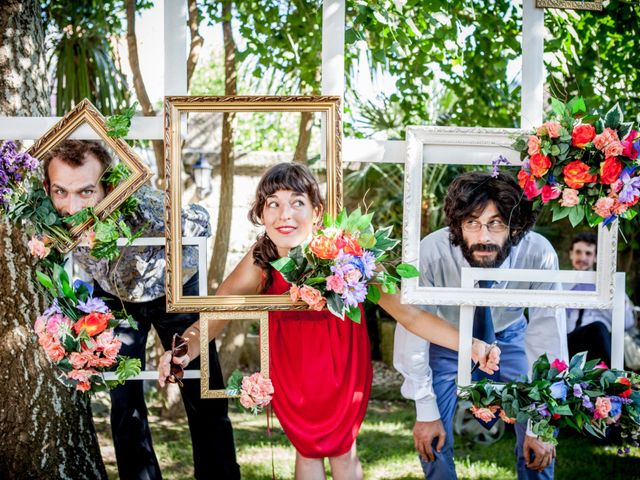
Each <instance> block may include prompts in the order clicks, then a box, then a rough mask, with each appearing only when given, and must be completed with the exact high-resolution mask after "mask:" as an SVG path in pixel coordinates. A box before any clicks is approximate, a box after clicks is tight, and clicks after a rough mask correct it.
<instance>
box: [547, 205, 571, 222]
mask: <svg viewBox="0 0 640 480" xmlns="http://www.w3.org/2000/svg"><path fill="white" fill-rule="evenodd" d="M573 208H576V207H561V206H560V204H558V203H554V204H553V207H551V213H552V214H553V215H552V217H551V221H552V222H557V221H558V220H561V219H563V218H565V217H566V216H568V215H569V214H570V213H571V210H572V209H573Z"/></svg>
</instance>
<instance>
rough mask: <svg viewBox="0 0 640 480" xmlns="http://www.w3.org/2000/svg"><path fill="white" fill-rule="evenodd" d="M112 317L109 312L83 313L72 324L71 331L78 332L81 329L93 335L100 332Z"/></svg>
mask: <svg viewBox="0 0 640 480" xmlns="http://www.w3.org/2000/svg"><path fill="white" fill-rule="evenodd" d="M112 319H113V315H112V314H111V312H109V313H99V312H92V313H90V314H89V315H85V316H84V317H82V318H81V319H80V320H78V321H77V322H76V323H74V324H73V331H74V332H76V334H79V333H80V331H81V330H84V331H85V332H87V335H89V336H90V337H93V336H95V335H98V334H99V333H102V332H103V331H104V330H105V329H106V328H107V324H108V323H109V320H112Z"/></svg>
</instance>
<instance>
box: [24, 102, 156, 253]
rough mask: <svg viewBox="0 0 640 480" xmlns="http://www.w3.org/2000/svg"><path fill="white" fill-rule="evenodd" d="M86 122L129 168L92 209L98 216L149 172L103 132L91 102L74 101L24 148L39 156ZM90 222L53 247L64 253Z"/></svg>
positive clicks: (127, 149)
mask: <svg viewBox="0 0 640 480" xmlns="http://www.w3.org/2000/svg"><path fill="white" fill-rule="evenodd" d="M84 124H87V125H88V126H89V127H90V128H91V129H92V130H93V131H94V132H95V133H96V134H97V135H98V136H99V137H100V140H101V141H103V142H104V143H105V144H106V146H108V147H109V148H110V149H111V150H112V151H113V152H114V153H115V155H116V156H117V157H118V160H120V161H121V162H122V163H124V164H125V165H126V166H127V168H128V169H129V171H130V175H129V176H128V177H127V178H126V179H125V180H123V181H122V182H121V183H120V184H119V185H118V186H116V187H115V188H114V189H113V190H112V191H111V192H109V193H108V194H107V196H106V197H105V198H104V199H103V200H102V201H101V202H100V203H98V204H97V205H96V206H95V207H94V212H95V214H96V215H97V216H98V217H99V218H104V217H106V216H107V215H109V214H110V213H111V212H113V211H114V210H115V209H116V208H118V207H119V206H120V205H121V204H122V203H123V202H124V201H125V200H126V199H127V198H129V196H131V194H133V193H134V192H135V191H136V190H138V189H139V188H140V187H141V186H142V185H143V184H144V183H145V182H146V181H147V180H148V179H149V178H151V171H150V170H149V168H148V167H147V166H146V165H145V164H144V162H143V161H142V160H141V159H140V157H139V156H138V155H137V154H136V153H135V152H134V151H133V149H132V148H131V147H130V146H129V145H128V144H127V142H125V141H124V140H122V139H121V138H112V137H110V136H109V135H108V133H107V126H106V123H105V118H104V117H103V116H102V115H101V114H100V112H98V110H96V108H95V107H94V106H93V104H92V103H91V102H90V101H89V100H87V99H86V98H85V99H84V100H82V101H81V102H80V103H78V104H77V105H76V106H75V107H74V108H73V109H72V110H71V111H70V112H69V113H67V114H66V115H65V116H64V117H62V118H61V119H60V121H59V122H57V123H56V124H55V125H54V126H53V127H51V128H50V129H49V130H48V131H47V132H46V133H45V134H44V135H43V136H42V137H40V138H39V139H38V140H37V141H36V142H35V143H34V144H33V145H32V146H31V148H30V149H29V150H28V153H29V154H30V155H31V156H32V157H35V158H38V159H41V158H42V157H43V156H44V155H46V154H47V152H49V151H50V150H51V149H53V148H54V147H55V146H56V145H58V144H59V143H60V142H62V141H64V140H66V139H67V138H68V137H69V136H70V135H71V134H72V133H73V132H75V131H76V130H77V129H78V128H79V127H80V126H82V125H84ZM92 223H93V220H92V219H89V220H87V221H86V222H84V223H82V224H80V225H77V226H75V227H73V228H70V229H69V236H70V237H71V241H70V242H68V243H66V244H64V245H61V244H56V245H55V246H56V248H57V249H58V250H60V251H61V252H62V253H67V252H68V251H70V250H71V249H72V248H74V247H75V246H76V245H77V244H78V242H79V241H80V237H81V235H82V233H83V232H84V231H85V230H87V229H88V228H89V227H90V226H91V225H92Z"/></svg>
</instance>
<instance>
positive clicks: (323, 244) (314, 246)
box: [309, 235, 340, 260]
mask: <svg viewBox="0 0 640 480" xmlns="http://www.w3.org/2000/svg"><path fill="white" fill-rule="evenodd" d="M309 250H311V252H313V253H314V254H315V255H317V256H318V257H319V258H324V259H325V260H332V259H334V258H336V257H337V256H338V253H340V251H339V250H338V247H337V246H336V242H335V240H334V239H332V238H327V237H325V236H323V235H318V236H317V237H313V239H312V240H311V243H309Z"/></svg>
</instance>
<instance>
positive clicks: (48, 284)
mask: <svg viewBox="0 0 640 480" xmlns="http://www.w3.org/2000/svg"><path fill="white" fill-rule="evenodd" d="M36 278H37V279H38V281H39V282H40V283H41V284H42V285H43V286H44V287H45V288H46V289H48V290H49V291H50V292H51V293H52V294H53V296H54V297H55V296H56V294H57V292H56V289H55V287H54V286H53V282H52V281H51V278H50V277H49V276H48V275H46V274H44V273H42V272H41V271H40V270H36Z"/></svg>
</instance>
